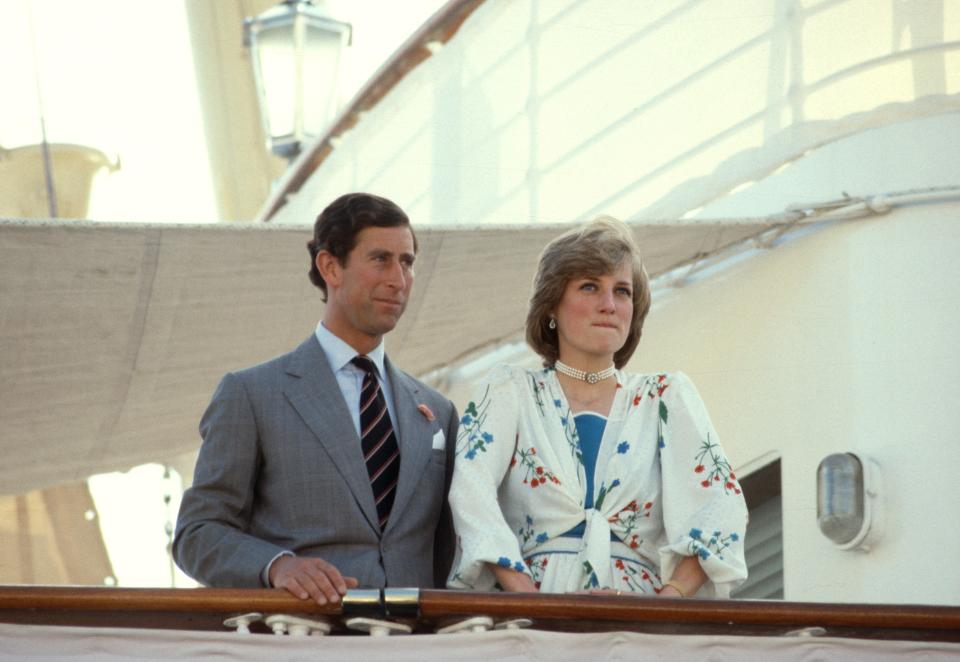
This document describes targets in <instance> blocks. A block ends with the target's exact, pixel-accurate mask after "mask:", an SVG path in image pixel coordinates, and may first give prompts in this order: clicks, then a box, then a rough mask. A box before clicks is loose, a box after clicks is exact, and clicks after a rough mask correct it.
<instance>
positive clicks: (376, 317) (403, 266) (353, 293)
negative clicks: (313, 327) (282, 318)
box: [317, 226, 416, 352]
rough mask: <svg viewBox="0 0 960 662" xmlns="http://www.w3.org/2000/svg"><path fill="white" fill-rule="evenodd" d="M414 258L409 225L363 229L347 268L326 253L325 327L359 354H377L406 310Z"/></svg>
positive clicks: (319, 264) (319, 262)
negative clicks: (379, 347)
mask: <svg viewBox="0 0 960 662" xmlns="http://www.w3.org/2000/svg"><path fill="white" fill-rule="evenodd" d="M415 257H416V255H415V254H414V248H413V234H412V233H411V232H410V228H409V227H407V226H399V227H389V228H381V227H369V228H365V229H363V230H361V231H360V233H359V234H358V235H357V243H356V246H354V248H353V250H352V251H350V254H349V255H347V257H346V259H345V260H344V264H340V263H339V262H338V261H337V260H336V259H335V258H333V257H332V256H330V255H329V253H325V252H324V251H321V253H320V254H319V255H318V256H317V267H318V268H319V269H320V273H321V274H323V275H324V279H325V280H326V281H327V294H328V296H327V309H326V312H325V314H324V318H323V321H324V325H325V326H326V327H327V328H328V329H329V330H330V331H332V332H333V333H335V334H336V335H338V336H339V337H340V338H342V339H343V340H345V341H346V342H347V343H349V344H350V345H351V346H352V347H353V348H354V349H356V350H357V351H359V352H367V351H370V350H371V349H373V348H374V347H375V346H376V345H377V344H378V343H379V342H380V338H381V337H382V336H383V334H385V333H387V332H388V331H391V330H392V329H393V327H395V326H396V325H397V322H398V321H400V316H401V315H402V314H403V311H404V309H406V307H407V300H408V299H409V298H410V288H411V287H412V286H413V262H414V259H415ZM324 260H325V261H326V264H325V267H326V271H325V267H324V266H321V262H322V261H324Z"/></svg>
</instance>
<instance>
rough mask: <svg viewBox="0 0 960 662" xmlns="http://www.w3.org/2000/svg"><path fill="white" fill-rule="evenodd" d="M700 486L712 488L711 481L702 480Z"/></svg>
mask: <svg viewBox="0 0 960 662" xmlns="http://www.w3.org/2000/svg"><path fill="white" fill-rule="evenodd" d="M700 484H701V485H703V486H704V487H710V481H709V480H701V481H700Z"/></svg>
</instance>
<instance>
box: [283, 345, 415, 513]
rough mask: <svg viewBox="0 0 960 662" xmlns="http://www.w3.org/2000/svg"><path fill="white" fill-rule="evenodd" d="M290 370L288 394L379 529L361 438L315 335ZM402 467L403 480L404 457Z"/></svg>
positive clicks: (296, 355) (295, 354)
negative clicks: (361, 448)
mask: <svg viewBox="0 0 960 662" xmlns="http://www.w3.org/2000/svg"><path fill="white" fill-rule="evenodd" d="M287 374H288V375H290V376H291V377H293V378H292V379H289V380H288V383H287V385H286V387H285V388H284V395H285V396H286V397H287V400H288V401H289V402H290V404H291V405H292V406H293V408H294V409H296V411H297V413H298V414H299V415H300V417H301V418H302V419H303V422H304V423H306V424H307V427H309V428H310V430H311V431H312V432H313V434H314V435H316V437H317V439H318V441H319V442H320V444H321V445H322V446H323V447H324V449H325V450H326V452H327V454H328V455H329V456H330V459H331V460H332V461H333V463H334V465H336V467H337V470H338V471H339V472H340V474H341V475H342V476H343V480H344V482H345V483H346V484H347V487H348V488H349V489H350V492H351V493H352V494H353V496H354V498H355V499H356V500H357V503H358V504H359V505H360V509H361V510H362V511H363V514H364V516H365V517H366V518H367V521H368V522H369V524H370V526H372V527H373V528H374V529H375V530H377V531H379V530H380V526H379V524H378V523H377V521H378V520H377V508H376V505H375V504H374V501H373V491H372V490H371V489H370V477H369V476H368V475H367V467H366V465H365V464H364V462H363V453H362V452H361V450H360V439H359V437H358V436H357V431H356V430H355V429H354V428H353V422H352V416H351V414H350V410H349V409H348V408H347V403H345V402H344V400H343V395H342V393H341V391H340V386H339V385H338V384H337V379H336V377H334V375H333V372H332V371H331V370H330V365H329V363H327V357H326V355H325V354H324V353H323V349H321V347H320V343H319V342H318V341H317V339H316V337H315V336H313V335H311V336H310V337H309V338H307V339H306V341H304V342H303V343H302V344H301V345H300V347H298V348H297V349H296V350H294V352H293V354H292V355H291V357H290V361H289V363H288V364H287ZM401 458H402V455H401ZM400 471H401V481H402V472H403V462H402V461H401V464H400ZM398 496H399V495H398ZM394 507H396V506H394Z"/></svg>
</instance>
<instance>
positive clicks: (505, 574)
mask: <svg viewBox="0 0 960 662" xmlns="http://www.w3.org/2000/svg"><path fill="white" fill-rule="evenodd" d="M487 567H488V568H490V570H491V572H493V574H494V576H496V578H497V582H498V583H499V584H500V588H502V589H503V590H504V591H507V592H508V593H539V592H540V589H538V588H537V585H536V584H534V583H533V580H532V579H530V575H527V574H525V573H522V572H517V571H516V570H513V569H511V568H504V567H502V566H499V565H494V564H492V563H488V564H487Z"/></svg>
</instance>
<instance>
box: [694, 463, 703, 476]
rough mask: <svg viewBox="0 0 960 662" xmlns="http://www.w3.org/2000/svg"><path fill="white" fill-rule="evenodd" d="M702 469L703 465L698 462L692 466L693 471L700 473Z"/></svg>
mask: <svg viewBox="0 0 960 662" xmlns="http://www.w3.org/2000/svg"><path fill="white" fill-rule="evenodd" d="M703 469H704V466H703V465H702V464H698V465H697V466H696V467H694V469H693V471H694V473H698V474H702V473H703Z"/></svg>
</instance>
